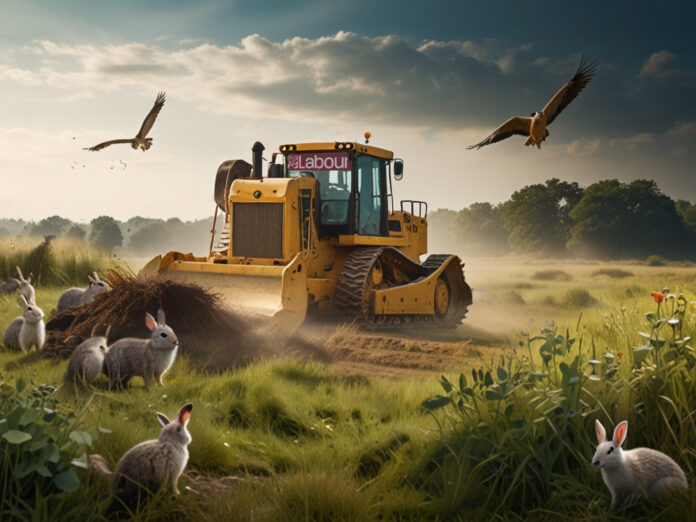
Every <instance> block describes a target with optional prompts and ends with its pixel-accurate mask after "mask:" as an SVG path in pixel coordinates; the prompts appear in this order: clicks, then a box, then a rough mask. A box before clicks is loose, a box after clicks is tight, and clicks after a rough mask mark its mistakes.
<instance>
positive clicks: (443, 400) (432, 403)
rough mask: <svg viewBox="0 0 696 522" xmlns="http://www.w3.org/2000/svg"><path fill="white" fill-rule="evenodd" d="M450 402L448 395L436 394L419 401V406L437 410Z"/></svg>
mask: <svg viewBox="0 0 696 522" xmlns="http://www.w3.org/2000/svg"><path fill="white" fill-rule="evenodd" d="M450 402H451V399H450V398H449V397H445V396H443V395H436V396H435V397H432V398H430V399H426V400H424V401H423V402H422V403H421V406H423V407H425V408H427V409H429V410H437V409H438V408H442V407H443V406H446V405H448V404H449V403H450Z"/></svg>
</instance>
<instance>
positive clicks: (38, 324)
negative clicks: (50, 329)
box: [3, 294, 46, 352]
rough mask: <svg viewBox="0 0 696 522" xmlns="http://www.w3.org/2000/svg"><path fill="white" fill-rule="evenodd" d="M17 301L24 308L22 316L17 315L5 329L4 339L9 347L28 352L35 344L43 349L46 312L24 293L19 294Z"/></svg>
mask: <svg viewBox="0 0 696 522" xmlns="http://www.w3.org/2000/svg"><path fill="white" fill-rule="evenodd" d="M17 302H18V303H19V305H20V306H21V307H22V308H23V309H24V312H23V314H22V317H17V318H16V319H15V320H14V321H12V322H11V323H10V325H9V326H8V327H7V330H5V337H4V339H3V341H4V343H5V346H7V347H8V348H14V349H17V348H19V349H21V350H22V351H23V352H26V351H27V350H28V349H29V348H31V347H32V346H34V348H36V349H37V350H41V349H42V348H43V345H44V341H45V340H46V325H45V324H44V321H43V318H44V313H43V310H41V308H39V307H38V306H36V304H34V302H29V301H27V298H26V297H24V295H21V294H20V295H19V296H17Z"/></svg>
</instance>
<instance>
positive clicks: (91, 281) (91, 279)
mask: <svg viewBox="0 0 696 522" xmlns="http://www.w3.org/2000/svg"><path fill="white" fill-rule="evenodd" d="M87 279H89V282H90V283H94V278H93V277H92V276H91V275H89V274H87Z"/></svg>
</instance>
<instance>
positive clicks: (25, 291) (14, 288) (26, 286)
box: [0, 267, 36, 303]
mask: <svg viewBox="0 0 696 522" xmlns="http://www.w3.org/2000/svg"><path fill="white" fill-rule="evenodd" d="M16 268H17V276H19V279H17V278H14V277H10V278H9V279H8V280H7V281H5V282H4V283H2V284H0V295H2V294H10V293H12V292H17V293H18V294H19V295H23V296H24V297H25V298H26V299H27V302H28V303H35V302H36V293H35V292H34V287H33V286H31V274H29V278H28V279H24V276H23V275H22V271H21V270H20V269H19V267H16Z"/></svg>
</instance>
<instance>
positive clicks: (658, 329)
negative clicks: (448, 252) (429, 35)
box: [0, 250, 696, 521]
mask: <svg viewBox="0 0 696 522" xmlns="http://www.w3.org/2000/svg"><path fill="white" fill-rule="evenodd" d="M4 252H6V250H3V254H0V267H2V270H3V272H2V274H0V275H2V277H7V276H9V275H11V273H10V272H11V270H10V269H11V268H12V267H13V264H15V263H18V262H20V261H22V260H23V258H21V257H17V254H16V253H13V254H12V255H13V256H15V257H13V258H12V259H7V258H6V257H7V256H5V257H3V256H4V255H5V254H4ZM55 259H57V260H60V259H61V256H58V255H56V257H55ZM56 262H58V261H52V263H56ZM89 262H91V263H93V262H96V261H95V260H90V261H89ZM105 262H110V260H106V261H105ZM51 266H54V265H51ZM8 267H9V268H8ZM85 269H86V267H85ZM61 270H65V269H61ZM54 272H55V273H58V272H60V270H58V269H55V270H54ZM64 273H65V272H64ZM466 274H467V280H468V281H469V282H470V284H471V285H472V287H473V288H474V292H475V294H474V301H475V302H474V305H473V306H472V307H471V310H470V314H469V317H468V318H467V319H466V320H465V321H464V323H463V325H462V326H460V327H459V328H458V330H457V332H455V333H446V334H443V333H438V332H434V333H432V335H431V338H432V339H436V340H437V339H441V338H445V337H446V338H447V339H450V338H459V339H462V338H466V339H471V340H472V341H473V342H475V343H477V345H479V346H480V348H479V350H480V352H481V355H480V356H479V357H476V358H475V359H472V358H470V357H469V358H467V357H465V356H462V359H461V365H460V366H459V367H452V368H451V369H448V370H447V371H445V372H444V375H442V374H441V373H443V372H438V373H433V374H432V375H431V376H429V377H428V376H426V377H423V376H421V375H419V376H418V377H404V378H390V377H386V376H385V377H380V376H364V375H358V374H355V373H347V372H345V371H341V370H340V369H339V368H336V367H334V366H333V365H332V364H331V363H328V364H323V363H318V362H307V361H302V360H299V359H293V358H276V359H267V360H261V361H258V362H256V363H254V364H251V365H249V366H247V367H245V368H240V369H229V370H226V371H222V372H216V373H201V372H199V371H198V370H196V364H195V361H192V360H190V359H188V358H187V357H186V350H185V347H184V348H183V350H182V351H183V354H182V356H180V357H179V358H178V359H177V361H176V362H175V364H174V365H173V367H172V368H171V370H170V371H169V372H168V373H167V374H166V375H165V378H164V381H165V384H164V386H162V387H159V386H155V387H153V388H152V389H150V390H149V391H146V390H145V388H144V386H143V383H142V380H141V379H139V378H136V379H135V380H134V381H133V383H132V385H131V387H130V389H128V390H127V391H118V392H110V391H108V390H107V387H106V378H105V377H104V376H101V377H100V378H99V379H98V380H97V381H96V382H95V383H94V385H93V386H92V387H89V388H81V387H77V388H76V387H75V386H73V385H66V384H64V383H63V381H62V376H63V373H64V371H65V367H66V362H65V361H59V362H57V363H56V362H55V361H52V360H46V359H38V358H37V357H27V356H24V355H22V354H19V353H16V352H8V351H6V350H3V351H0V408H1V409H0V417H1V418H2V419H0V433H2V436H0V459H1V463H0V468H1V469H2V478H1V479H0V488H2V491H0V495H2V499H3V500H2V510H1V512H0V517H1V518H2V519H3V520H37V521H38V520H99V519H102V518H103V513H104V511H105V510H106V508H107V506H108V504H109V502H110V500H109V491H108V484H107V483H106V481H104V480H103V479H101V478H100V477H97V476H95V475H93V474H92V473H91V472H90V471H89V470H87V469H85V466H84V463H85V458H84V455H85V454H89V453H99V454H101V455H103V456H104V457H105V458H106V460H107V461H108V462H109V464H110V465H111V466H112V468H113V466H114V465H115V463H116V461H117V460H118V459H119V457H120V456H121V455H122V454H123V453H124V452H125V451H126V450H128V449H129V448H130V447H132V446H133V445H135V444H137V443H138V442H141V441H143V440H146V439H151V438H156V437H157V435H158V433H159V425H158V424H157V421H156V419H155V412H157V411H161V412H164V413H166V414H167V415H168V416H170V417H172V416H173V415H174V414H175V413H176V411H177V410H178V408H179V407H180V406H181V405H182V404H184V403H186V402H189V401H190V402H192V403H193V405H194V408H193V411H192V415H191V420H190V422H189V431H190V432H191V435H192V438H193V442H192V443H191V445H190V446H189V451H190V460H189V463H188V466H187V471H186V472H185V474H184V475H183V476H182V478H181V479H180V482H179V489H180V490H181V495H180V496H178V497H177V498H171V497H170V496H169V495H168V494H166V493H164V492H160V493H159V494H157V495H156V496H155V497H154V498H153V499H152V501H151V502H149V503H148V504H146V505H143V506H141V508H140V509H139V510H138V511H137V512H135V513H134V514H133V515H134V517H135V518H136V519H138V520H172V519H174V520H187V519H201V520H203V519H205V520H245V521H248V520H258V521H265V520H298V521H299V520H303V521H307V520H312V521H313V520H317V521H318V520H326V521H329V520H422V519H426V520H578V519H588V520H624V519H631V520H654V519H658V520H659V519H663V520H679V519H681V520H685V519H689V518H693V513H696V493H695V492H694V489H693V488H691V489H690V490H689V494H688V495H686V496H682V497H675V498H674V499H671V501H670V502H669V503H667V504H665V505H649V504H646V503H636V504H634V505H630V506H627V507H623V508H621V509H619V510H616V511H614V512H610V511H609V503H610V500H611V498H610V494H609V491H608V489H607V488H606V486H605V485H604V483H603V482H602V479H601V475H600V473H599V471H598V470H596V469H594V468H593V466H592V464H591V458H592V455H593V454H594V451H595V446H596V440H595V435H594V428H593V423H594V420H595V418H599V419H600V420H601V421H602V423H603V424H604V425H605V426H606V427H607V429H608V431H610V430H612V429H613V426H614V425H615V424H616V423H618V422H619V421H621V420H623V419H627V420H628V421H629V428H628V438H627V441H626V444H625V446H626V447H627V448H632V447H638V446H647V447H653V448H656V449H659V450H661V451H664V452H666V453H668V454H669V455H670V456H671V457H673V458H674V459H675V460H676V461H677V462H678V463H679V464H680V465H681V466H682V467H683V469H684V470H685V472H686V474H687V476H688V477H689V480H690V481H691V480H692V479H693V477H694V476H696V452H695V451H694V448H695V447H696V424H695V423H694V413H695V410H694V400H693V397H696V382H695V381H696V380H695V377H696V369H695V366H696V357H695V356H694V350H693V348H692V341H691V338H692V337H694V335H695V334H696V314H695V308H694V304H693V301H695V300H696V296H695V295H694V290H695V289H696V268H692V267H689V266H678V265H674V264H672V265H664V266H648V265H646V264H637V263H615V264H610V263H603V264H599V263H571V262H558V263H550V262H547V263H542V262H540V261H538V260H519V259H508V258H498V259H497V260H485V261H484V260H480V261H479V260H472V261H471V262H470V263H469V264H468V265H467V267H466ZM84 277H85V278H86V273H85V275H84ZM75 279H76V280H74V279H70V280H69V282H68V279H67V278H66V282H62V280H61V281H56V280H50V281H49V282H46V283H45V284H42V285H40V286H38V287H37V302H38V304H39V306H41V307H42V309H43V310H44V312H45V313H46V315H47V317H48V316H49V315H50V312H51V310H52V309H54V308H55V304H56V302H57V300H58V297H59V295H60V293H61V292H62V291H63V290H64V289H65V288H66V287H67V286H69V285H72V284H80V283H79V281H81V279H80V278H79V277H77V276H76V278H75ZM665 288H666V289H668V290H665V292H664V295H665V297H664V300H663V302H662V303H660V305H659V309H658V304H657V303H656V302H655V298H654V297H653V296H652V295H651V292H662V291H663V289H665ZM660 295H662V294H660ZM17 315H19V310H18V308H17V306H16V304H15V302H14V300H13V298H12V296H9V297H8V298H2V297H0V330H2V331H3V332H4V329H5V328H6V326H7V325H8V324H9V322H10V321H11V320H12V319H13V318H14V317H16V316H17ZM675 319H676V320H677V322H675V321H674V320H675ZM669 320H672V322H671V323H670V322H668V321H669ZM420 335H425V336H427V335H429V334H420ZM143 337H144V335H143ZM317 340H318V341H321V339H320V338H319V339H317V338H315V341H317ZM443 342H445V341H443ZM486 346H490V347H496V348H498V350H496V351H495V353H496V356H495V357H491V356H487V355H486V353H485V347H486ZM636 348H638V349H636ZM500 349H502V350H503V351H502V353H503V355H502V356H501V355H500V353H501V350H500ZM9 424H13V426H14V428H13V429H14V430H15V431H17V432H21V433H26V434H27V435H30V436H31V439H26V435H24V436H22V435H18V434H16V433H15V434H13V435H12V436H6V435H7V433H8V426H9ZM3 425H5V426H3ZM24 439H26V440H24ZM41 440H46V441H48V442H46V443H45V444H44V446H41V444H43V443H41V442H40V441H41ZM46 445H48V446H50V447H53V446H55V448H56V450H55V452H54V454H52V453H51V452H50V451H48V450H46V449H44V448H45V447H48V446H46ZM56 455H57V456H56ZM20 475H21V476H20ZM58 475H61V478H60V479H58ZM73 475H74V477H75V478H76V479H77V481H78V482H77V483H75V482H74V479H73Z"/></svg>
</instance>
